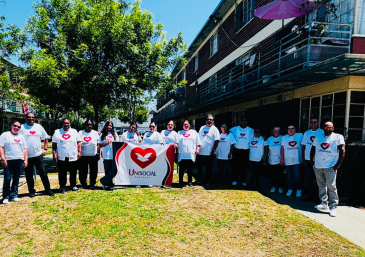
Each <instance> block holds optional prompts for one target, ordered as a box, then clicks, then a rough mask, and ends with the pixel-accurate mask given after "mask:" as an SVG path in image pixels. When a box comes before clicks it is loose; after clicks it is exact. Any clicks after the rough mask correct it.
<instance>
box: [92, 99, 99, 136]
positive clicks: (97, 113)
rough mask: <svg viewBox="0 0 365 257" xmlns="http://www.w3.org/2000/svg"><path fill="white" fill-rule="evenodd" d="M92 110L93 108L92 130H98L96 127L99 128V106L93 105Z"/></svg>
mask: <svg viewBox="0 0 365 257" xmlns="http://www.w3.org/2000/svg"><path fill="white" fill-rule="evenodd" d="M93 108H94V113H95V124H94V129H95V130H98V127H99V105H98V104H93Z"/></svg>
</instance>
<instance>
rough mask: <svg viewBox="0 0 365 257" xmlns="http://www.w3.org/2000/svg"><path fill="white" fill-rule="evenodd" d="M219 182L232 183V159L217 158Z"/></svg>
mask: <svg viewBox="0 0 365 257" xmlns="http://www.w3.org/2000/svg"><path fill="white" fill-rule="evenodd" d="M217 166H218V174H219V183H221V184H224V185H225V184H230V182H231V160H221V159H217Z"/></svg>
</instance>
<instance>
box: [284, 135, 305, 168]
mask: <svg viewBox="0 0 365 257" xmlns="http://www.w3.org/2000/svg"><path fill="white" fill-rule="evenodd" d="M302 139H303V134H302V133H295V134H294V135H293V136H289V135H288V134H287V135H285V136H283V139H282V141H281V145H282V146H283V147H284V161H285V165H294V164H300V163H302V146H301V142H302Z"/></svg>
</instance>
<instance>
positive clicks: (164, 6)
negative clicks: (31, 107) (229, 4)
mask: <svg viewBox="0 0 365 257" xmlns="http://www.w3.org/2000/svg"><path fill="white" fill-rule="evenodd" d="M220 1H221V0H144V1H142V5H141V6H142V9H146V10H148V11H150V12H151V13H152V14H153V16H154V22H159V23H162V24H164V30H165V31H166V33H167V34H166V37H167V39H169V38H171V37H174V36H176V35H177V33H178V32H179V31H182V32H183V38H184V41H185V42H187V43H188V45H190V43H191V42H192V41H193V40H194V38H195V36H196V35H197V33H198V32H199V31H200V29H201V28H202V27H203V25H204V24H205V22H206V21H207V20H208V18H209V16H210V15H211V14H212V12H213V11H214V9H215V8H216V6H217V5H218V4H219V2H220ZM34 2H37V1H32V0H6V4H5V5H4V4H0V15H4V16H5V17H6V18H7V22H8V23H10V24H16V25H17V26H19V27H21V28H23V25H24V23H25V22H26V20H27V18H28V17H29V15H30V14H31V13H32V12H33V3H34ZM12 61H13V62H15V63H17V64H19V62H17V58H16V57H15V58H12Z"/></svg>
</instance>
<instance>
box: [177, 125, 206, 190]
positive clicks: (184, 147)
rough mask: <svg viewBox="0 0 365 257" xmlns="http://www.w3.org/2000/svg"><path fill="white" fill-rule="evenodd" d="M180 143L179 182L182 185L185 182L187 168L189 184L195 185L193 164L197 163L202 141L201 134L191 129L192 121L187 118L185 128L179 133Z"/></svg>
mask: <svg viewBox="0 0 365 257" xmlns="http://www.w3.org/2000/svg"><path fill="white" fill-rule="evenodd" d="M178 145H179V148H178V149H179V158H178V161H179V166H180V171H179V184H180V186H181V187H182V186H183V182H184V173H185V170H186V171H187V173H188V184H189V186H193V166H194V163H195V159H196V155H197V154H199V150H200V146H201V141H200V137H199V134H198V133H197V132H196V131H195V130H193V129H190V122H189V121H188V120H185V121H184V123H183V130H181V131H179V133H178Z"/></svg>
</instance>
